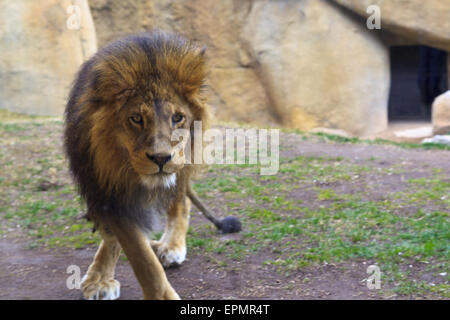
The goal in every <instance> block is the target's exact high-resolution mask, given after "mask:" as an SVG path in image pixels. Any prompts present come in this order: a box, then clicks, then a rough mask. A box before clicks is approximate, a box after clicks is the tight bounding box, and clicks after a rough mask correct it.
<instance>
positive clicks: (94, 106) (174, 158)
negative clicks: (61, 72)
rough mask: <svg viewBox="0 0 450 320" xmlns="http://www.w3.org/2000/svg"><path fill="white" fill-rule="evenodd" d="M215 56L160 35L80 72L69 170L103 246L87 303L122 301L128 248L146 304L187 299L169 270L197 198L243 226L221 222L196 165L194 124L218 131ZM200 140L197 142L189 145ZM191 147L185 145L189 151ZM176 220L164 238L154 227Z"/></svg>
mask: <svg viewBox="0 0 450 320" xmlns="http://www.w3.org/2000/svg"><path fill="white" fill-rule="evenodd" d="M205 75H206V68H205V49H204V47H199V46H197V45H196V44H194V43H193V42H191V41H189V40H187V39H186V38H184V37H182V36H179V35H174V34H169V33H165V32H162V31H154V32H150V33H143V34H138V35H131V36H127V37H124V38H122V39H119V40H117V41H115V42H112V43H110V44H109V45H107V46H105V47H104V48H102V49H101V50H99V51H98V52H97V53H96V54H95V55H94V56H93V57H92V58H91V59H89V60H88V61H86V62H85V63H84V64H83V65H82V66H81V68H80V70H79V72H78V74H77V76H76V79H75V81H74V84H73V86H72V89H71V91H70V94H69V99H68V102H67V105H66V110H65V129H64V147H65V151H66V155H67V158H68V161H69V168H70V171H71V173H72V176H73V178H74V181H75V183H76V184H77V186H78V189H79V192H80V194H81V196H82V198H83V199H84V200H85V202H86V205H87V213H86V217H87V219H88V220H90V221H93V223H94V229H95V230H98V231H99V233H100V235H101V237H102V241H101V244H100V247H99V249H98V251H97V253H96V255H95V258H94V260H93V262H92V264H91V265H90V266H89V268H88V270H87V273H86V275H85V276H84V277H83V280H82V285H81V288H82V291H83V296H84V297H85V298H86V299H117V298H118V297H119V296H120V283H119V282H118V281H117V280H115V279H114V270H115V265H116V262H117V260H118V258H119V255H120V251H121V249H122V250H123V251H124V253H125V255H126V257H127V258H128V260H129V262H130V264H131V266H132V269H133V271H134V273H135V276H136V278H137V280H138V282H139V284H140V286H141V288H142V291H143V296H144V299H179V298H180V297H179V296H178V294H177V293H176V291H175V290H174V288H173V287H172V286H171V284H170V283H169V281H168V279H167V277H166V275H165V272H164V267H169V266H172V265H179V264H181V263H182V262H183V261H184V260H185V258H186V232H187V229H188V223H189V211H190V206H191V200H192V202H194V204H195V205H196V206H197V207H199V209H200V210H201V211H202V212H203V213H204V214H205V215H206V216H207V217H208V219H210V220H211V221H212V222H213V223H214V224H215V225H216V226H217V227H218V228H219V229H221V230H222V231H223V232H236V231H239V230H240V228H241V225H240V222H239V221H238V220H237V219H235V218H233V217H228V218H226V219H223V220H222V221H219V220H218V219H216V218H215V217H214V216H213V215H212V214H211V212H210V211H209V210H208V208H207V207H206V206H204V205H203V204H202V202H201V201H200V199H199V198H198V197H197V195H196V194H195V192H194V191H193V190H192V187H191V185H190V180H191V179H192V177H193V176H194V174H195V172H196V167H197V166H196V165H187V164H186V155H185V154H186V152H185V150H186V148H190V151H191V154H194V152H195V150H194V149H195V147H194V143H193V141H194V140H195V139H184V138H185V137H183V139H181V142H180V141H177V140H174V139H172V138H171V137H172V134H173V133H174V131H175V130H178V129H182V130H185V131H187V132H188V134H189V135H191V138H192V135H193V123H194V121H201V122H202V128H203V129H202V130H206V129H207V128H208V126H209V120H210V111H209V108H208V106H207V104H206V102H205V98H204V94H203V87H204V80H205ZM189 140H190V141H191V142H190V143H189V142H188V141H189ZM180 146H181V147H180ZM159 214H166V215H167V222H166V226H165V229H164V233H163V235H162V237H161V239H160V240H159V241H150V240H149V239H148V233H149V231H151V230H152V225H153V223H152V221H153V220H154V217H155V216H157V215H159Z"/></svg>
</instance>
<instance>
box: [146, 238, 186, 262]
mask: <svg viewBox="0 0 450 320" xmlns="http://www.w3.org/2000/svg"><path fill="white" fill-rule="evenodd" d="M151 245H152V248H153V250H154V251H155V253H156V255H157V256H158V258H159V261H161V264H162V265H163V266H164V267H165V268H168V267H171V266H178V265H180V264H182V263H183V261H184V260H185V259H186V246H185V245H182V246H177V247H176V246H170V245H167V244H165V243H164V242H161V241H152V242H151Z"/></svg>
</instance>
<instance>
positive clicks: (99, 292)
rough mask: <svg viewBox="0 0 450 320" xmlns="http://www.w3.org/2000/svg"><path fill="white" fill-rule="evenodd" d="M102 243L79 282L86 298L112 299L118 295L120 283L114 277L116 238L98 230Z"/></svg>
mask: <svg viewBox="0 0 450 320" xmlns="http://www.w3.org/2000/svg"><path fill="white" fill-rule="evenodd" d="M100 234H101V235H102V237H103V240H102V243H101V244H100V247H99V248H98V250H97V253H96V254H95V258H94V261H93V262H92V264H91V265H90V266H89V268H88V271H87V273H86V275H85V276H84V277H83V280H82V282H81V289H82V291H83V296H84V298H85V299H88V300H114V299H117V298H119V296H120V283H119V281H117V280H115V279H114V270H115V267H116V263H117V259H118V258H119V255H120V245H119V242H118V241H117V239H116V238H115V237H114V236H113V235H111V234H108V233H107V232H105V231H104V230H102V229H101V230H100Z"/></svg>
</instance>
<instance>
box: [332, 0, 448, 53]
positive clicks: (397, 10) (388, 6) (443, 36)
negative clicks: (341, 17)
mask: <svg viewBox="0 0 450 320" xmlns="http://www.w3.org/2000/svg"><path fill="white" fill-rule="evenodd" d="M333 1H334V2H336V3H339V4H340V5H342V6H344V7H346V8H348V9H350V10H352V11H354V12H356V13H357V14H359V15H361V16H363V17H368V16H369V15H370V14H368V13H367V8H368V7H369V6H370V5H377V6H379V8H380V11H381V28H382V29H386V30H389V31H392V32H395V33H398V34H400V35H402V36H405V37H408V38H411V39H413V40H415V41H416V42H417V43H420V44H425V45H428V46H432V47H436V48H440V49H443V50H446V51H450V1H448V0H426V1H424V0H408V1H395V0H391V1H383V0H333Z"/></svg>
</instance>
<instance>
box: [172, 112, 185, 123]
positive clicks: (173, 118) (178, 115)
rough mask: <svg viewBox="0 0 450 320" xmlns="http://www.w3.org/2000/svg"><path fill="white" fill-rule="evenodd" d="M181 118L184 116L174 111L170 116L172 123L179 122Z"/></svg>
mask: <svg viewBox="0 0 450 320" xmlns="http://www.w3.org/2000/svg"><path fill="white" fill-rule="evenodd" d="M183 119H184V116H183V115H182V114H181V113H175V114H174V115H173V116H172V123H173V124H176V123H179V122H181V121H182V120H183Z"/></svg>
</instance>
